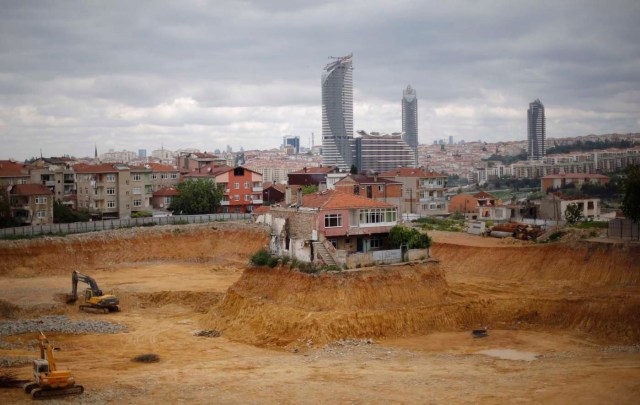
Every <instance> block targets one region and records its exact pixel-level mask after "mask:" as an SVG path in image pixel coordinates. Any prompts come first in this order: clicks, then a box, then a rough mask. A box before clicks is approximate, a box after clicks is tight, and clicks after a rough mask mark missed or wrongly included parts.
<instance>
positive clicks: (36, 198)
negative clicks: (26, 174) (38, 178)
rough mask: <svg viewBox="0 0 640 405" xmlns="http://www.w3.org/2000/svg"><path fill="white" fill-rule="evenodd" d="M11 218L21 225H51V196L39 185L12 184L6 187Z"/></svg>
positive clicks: (45, 188)
mask: <svg viewBox="0 0 640 405" xmlns="http://www.w3.org/2000/svg"><path fill="white" fill-rule="evenodd" d="M8 189H9V198H10V209H11V216H12V217H14V218H18V219H19V220H20V221H21V222H22V224H23V225H44V224H52V223H53V195H52V194H51V190H50V189H49V188H48V187H45V186H43V185H41V184H14V185H11V186H9V187H8Z"/></svg>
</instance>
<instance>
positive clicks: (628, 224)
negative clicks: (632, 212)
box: [607, 218, 640, 240]
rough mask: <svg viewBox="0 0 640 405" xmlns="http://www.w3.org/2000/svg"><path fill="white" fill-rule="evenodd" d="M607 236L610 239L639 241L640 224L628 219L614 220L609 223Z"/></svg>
mask: <svg viewBox="0 0 640 405" xmlns="http://www.w3.org/2000/svg"><path fill="white" fill-rule="evenodd" d="M607 236H609V237H610V238H619V239H631V240H640V223H638V222H635V223H634V222H633V221H632V220H630V219H628V218H616V219H612V220H611V221H609V228H608V229H607Z"/></svg>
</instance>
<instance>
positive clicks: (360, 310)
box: [203, 243, 640, 346]
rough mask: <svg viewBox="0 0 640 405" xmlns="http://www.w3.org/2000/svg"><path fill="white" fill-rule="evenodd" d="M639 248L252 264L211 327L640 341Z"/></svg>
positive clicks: (268, 337) (291, 339) (234, 331)
mask: <svg viewBox="0 0 640 405" xmlns="http://www.w3.org/2000/svg"><path fill="white" fill-rule="evenodd" d="M638 254H639V253H638V252H636V251H635V250H633V249H629V248H625V247H623V246H622V247H621V246H611V245H600V244H590V243H579V244H575V245H563V244H556V245H540V246H531V247H518V248H508V247H505V248H495V249H491V250H487V249H485V248H482V247H468V246H454V245H436V246H435V247H434V248H433V255H434V256H435V257H436V258H438V259H440V260H441V262H440V264H424V265H415V266H401V267H387V268H381V269H373V270H364V271H355V272H343V273H327V274H322V275H320V276H310V275H307V274H303V273H298V272H292V271H288V270H286V269H263V268H253V269H248V270H247V271H246V272H245V273H244V274H243V276H242V277H241V279H240V280H239V281H238V282H237V283H236V284H234V285H233V286H232V287H231V288H230V289H229V291H228V292H227V294H226V296H225V298H224V300H223V301H222V302H221V303H220V305H219V306H218V307H216V308H214V309H213V310H212V311H211V312H210V313H209V314H208V316H207V317H206V319H204V321H203V327H204V328H208V329H216V330H221V331H223V333H224V336H226V337H228V338H231V339H234V340H239V341H243V342H247V343H251V344H256V345H266V346H298V345H300V344H301V342H308V341H312V342H313V343H315V344H322V343H327V342H330V341H333V340H336V339H345V338H382V337H398V336H407V335H419V334H426V333H431V332H434V331H451V330H464V329H472V328H477V327H479V326H489V327H490V328H494V329H510V328H511V329H513V328H520V329H534V330H546V329H552V330H558V329H561V330H562V329H569V330H574V331H580V332H584V333H587V334H589V335H590V336H591V337H592V338H593V339H607V340H609V341H620V342H637V341H638V340H640V277H639V273H640V269H639V268H638V266H637V265H636V263H638V259H640V257H638ZM445 275H446V277H445ZM567 288H568V289H567ZM614 292H615V293H614Z"/></svg>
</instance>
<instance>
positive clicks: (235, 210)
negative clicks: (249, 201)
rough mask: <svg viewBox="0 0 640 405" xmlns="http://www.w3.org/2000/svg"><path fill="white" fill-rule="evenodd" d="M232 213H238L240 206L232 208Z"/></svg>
mask: <svg viewBox="0 0 640 405" xmlns="http://www.w3.org/2000/svg"><path fill="white" fill-rule="evenodd" d="M233 212H235V213H236V214H239V213H240V206H236V207H234V208H233Z"/></svg>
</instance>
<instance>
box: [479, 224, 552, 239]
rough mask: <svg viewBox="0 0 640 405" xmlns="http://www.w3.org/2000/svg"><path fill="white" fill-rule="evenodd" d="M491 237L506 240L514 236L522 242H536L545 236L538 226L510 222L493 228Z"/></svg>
mask: <svg viewBox="0 0 640 405" xmlns="http://www.w3.org/2000/svg"><path fill="white" fill-rule="evenodd" d="M490 232H491V236H495V237H499V238H504V237H507V236H513V237H514V238H516V239H520V240H534V239H536V238H537V237H538V236H540V235H542V234H543V232H544V231H543V229H542V228H541V227H540V226H538V225H527V224H523V223H520V222H508V223H506V224H498V225H494V226H493V227H492V228H491V231H490Z"/></svg>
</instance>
